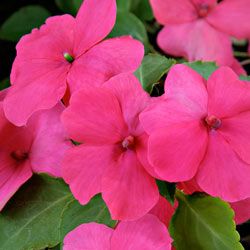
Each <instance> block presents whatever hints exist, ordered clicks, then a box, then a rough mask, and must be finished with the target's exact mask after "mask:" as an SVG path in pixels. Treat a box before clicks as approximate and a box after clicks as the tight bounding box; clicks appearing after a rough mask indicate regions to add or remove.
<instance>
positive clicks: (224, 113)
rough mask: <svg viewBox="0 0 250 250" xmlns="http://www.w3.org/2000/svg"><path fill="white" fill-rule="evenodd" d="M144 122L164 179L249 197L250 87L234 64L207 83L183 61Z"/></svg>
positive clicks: (210, 191)
mask: <svg viewBox="0 0 250 250" xmlns="http://www.w3.org/2000/svg"><path fill="white" fill-rule="evenodd" d="M140 120H141V122H142V125H143V127H144V129H145V130H146V132H147V133H148V134H149V135H150V136H149V141H148V157H149V162H150V163H151V164H152V165H153V167H154V170H155V172H156V173H157V174H158V175H159V176H160V177H161V178H162V179H164V180H167V181H170V182H182V181H187V180H190V179H192V178H193V177H195V181H196V182H197V184H198V186H199V187H200V188H201V189H202V190H204V191H205V192H206V193H208V194H210V195H212V196H219V197H221V198H222V199H224V200H226V201H230V202H235V201H239V200H243V199H245V198H247V197H250V189H249V183H250V154H249V152H250V130H249V124H250V85H249V83H248V82H246V81H240V80H239V79H238V76H237V75H236V74H235V73H234V72H233V71H232V70H231V69H230V68H228V67H221V68H220V69H218V70H216V71H215V72H214V73H213V74H212V75H211V76H210V77H209V79H208V81H206V80H205V79H203V78H202V77H201V76H200V75H199V74H198V73H197V72H195V71H194V70H192V69H191V68H189V67H187V66H185V65H177V66H175V67H173V68H172V70H171V71H170V73H169V75H168V77H167V79H166V82H165V94H164V96H163V97H162V98H160V99H159V101H158V102H155V103H154V104H153V105H151V107H149V108H148V109H147V110H145V112H143V113H142V114H141V116H140Z"/></svg>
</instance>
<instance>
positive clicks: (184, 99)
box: [140, 65, 207, 134]
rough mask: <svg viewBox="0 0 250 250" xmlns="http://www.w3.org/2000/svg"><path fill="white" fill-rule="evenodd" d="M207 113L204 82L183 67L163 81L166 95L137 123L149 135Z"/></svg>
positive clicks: (170, 73) (144, 113) (173, 69)
mask: <svg viewBox="0 0 250 250" xmlns="http://www.w3.org/2000/svg"><path fill="white" fill-rule="evenodd" d="M206 112H207V90H206V87H205V80H204V79H203V78H202V77H201V76H200V75H199V74H198V73H197V72H195V71H194V70H192V69H191V68H189V67H187V66H185V65H176V66H174V67H172V69H171V70H170V72H169V74H168V77H167V79H166V81H165V95H164V98H162V97H160V98H157V99H156V100H154V102H153V104H151V105H150V106H149V107H148V108H147V109H146V110H145V111H144V112H142V114H141V115H140V121H141V122H142V126H143V128H144V129H145V130H146V132H147V133H148V134H151V133H153V132H154V131H158V130H159V129H162V128H165V127H166V126H175V125H176V124H179V123H180V122H190V121H194V120H197V119H201V118H202V117H204V116H205V115H206Z"/></svg>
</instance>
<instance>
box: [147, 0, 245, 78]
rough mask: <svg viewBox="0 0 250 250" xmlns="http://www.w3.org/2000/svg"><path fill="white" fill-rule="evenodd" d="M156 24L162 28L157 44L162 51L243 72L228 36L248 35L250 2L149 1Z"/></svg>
mask: <svg viewBox="0 0 250 250" xmlns="http://www.w3.org/2000/svg"><path fill="white" fill-rule="evenodd" d="M150 2H151V6H152V8H153V12H154V15H155V17H156V19H157V21H158V22H159V23H160V24H162V25H164V28H163V29H162V30H161V32H160V33H159V35H158V38H157V42H158V45H159V46H160V48H161V49H162V50H164V51H165V52H166V53H168V54H171V55H174V56H183V57H185V58H187V59H188V60H189V61H195V60H204V61H216V62H217V64H218V65H221V66H223V65H226V66H229V67H232V68H233V69H234V70H235V71H236V72H237V73H239V74H244V73H245V72H244V70H243V68H242V67H241V65H240V64H239V62H238V61H237V60H236V59H235V58H234V56H233V50H232V43H231V36H234V37H236V38H239V39H241V38H248V37H249V36H250V25H249V22H250V16H249V13H250V4H249V0H223V1H221V2H220V3H217V1H216V0H175V1H172V0H150Z"/></svg>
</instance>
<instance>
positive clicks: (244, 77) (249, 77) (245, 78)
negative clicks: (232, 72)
mask: <svg viewBox="0 0 250 250" xmlns="http://www.w3.org/2000/svg"><path fill="white" fill-rule="evenodd" d="M240 80H243V81H250V76H244V75H241V76H240Z"/></svg>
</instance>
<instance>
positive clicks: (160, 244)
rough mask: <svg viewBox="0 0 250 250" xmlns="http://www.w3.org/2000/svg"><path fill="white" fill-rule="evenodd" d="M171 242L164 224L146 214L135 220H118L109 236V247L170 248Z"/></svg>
mask: <svg viewBox="0 0 250 250" xmlns="http://www.w3.org/2000/svg"><path fill="white" fill-rule="evenodd" d="M171 242H172V239H171V238H170V236H169V233H168V231H167V229H166V227H165V226H164V224H162V223H161V222H160V221H159V220H158V218H157V217H155V216H153V215H149V214H148V215H145V216H144V217H142V218H140V219H139V220H136V221H131V222H120V223H119V224H118V226H117V228H116V230H115V231H114V233H113V236H112V237H111V249H112V250H128V249H129V250H139V249H143V250H159V249H166V250H170V249H171Z"/></svg>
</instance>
